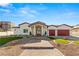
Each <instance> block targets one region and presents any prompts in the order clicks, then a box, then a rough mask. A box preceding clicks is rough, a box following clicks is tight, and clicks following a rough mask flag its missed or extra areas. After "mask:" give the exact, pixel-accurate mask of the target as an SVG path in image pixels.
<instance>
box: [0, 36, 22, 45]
mask: <svg viewBox="0 0 79 59" xmlns="http://www.w3.org/2000/svg"><path fill="white" fill-rule="evenodd" d="M18 39H22V37H20V36H9V37H2V38H0V46H2V45H4V44H6V43H8V42H10V41H13V40H18Z"/></svg>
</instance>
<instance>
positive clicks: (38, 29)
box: [35, 25, 42, 36]
mask: <svg viewBox="0 0 79 59" xmlns="http://www.w3.org/2000/svg"><path fill="white" fill-rule="evenodd" d="M35 28H36V36H41V35H42V26H41V25H36V26H35Z"/></svg>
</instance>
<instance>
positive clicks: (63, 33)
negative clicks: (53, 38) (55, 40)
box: [57, 30, 69, 36]
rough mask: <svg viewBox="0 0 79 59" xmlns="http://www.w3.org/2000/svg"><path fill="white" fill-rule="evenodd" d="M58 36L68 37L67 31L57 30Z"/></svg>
mask: <svg viewBox="0 0 79 59" xmlns="http://www.w3.org/2000/svg"><path fill="white" fill-rule="evenodd" d="M57 32H58V36H69V30H58V31H57Z"/></svg>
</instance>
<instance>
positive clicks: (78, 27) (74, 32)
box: [71, 25, 79, 36]
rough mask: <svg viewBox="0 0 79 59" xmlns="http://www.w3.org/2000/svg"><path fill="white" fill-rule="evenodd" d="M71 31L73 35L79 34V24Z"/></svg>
mask: <svg viewBox="0 0 79 59" xmlns="http://www.w3.org/2000/svg"><path fill="white" fill-rule="evenodd" d="M71 32H72V33H71V35H72V36H79V25H76V26H74V27H73V29H72V30H71Z"/></svg>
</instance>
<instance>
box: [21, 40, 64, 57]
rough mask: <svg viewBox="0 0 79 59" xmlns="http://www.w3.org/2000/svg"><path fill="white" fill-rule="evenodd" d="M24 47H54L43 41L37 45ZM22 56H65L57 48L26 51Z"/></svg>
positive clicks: (31, 44)
mask: <svg viewBox="0 0 79 59" xmlns="http://www.w3.org/2000/svg"><path fill="white" fill-rule="evenodd" d="M23 47H53V46H52V45H51V44H50V43H49V41H47V40H41V41H40V42H36V43H28V44H25V45H23ZM20 56H63V54H62V53H61V52H60V51H59V50H58V49H56V48H53V49H25V50H24V51H23V52H22V53H21V54H20Z"/></svg>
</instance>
